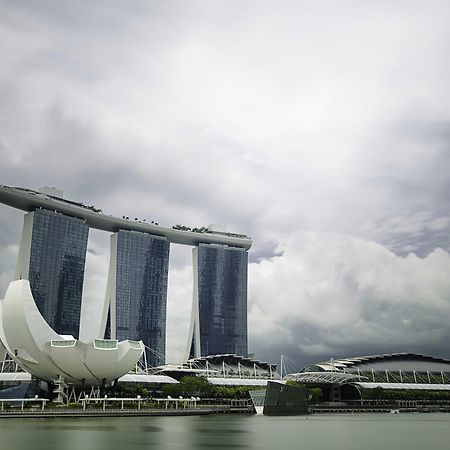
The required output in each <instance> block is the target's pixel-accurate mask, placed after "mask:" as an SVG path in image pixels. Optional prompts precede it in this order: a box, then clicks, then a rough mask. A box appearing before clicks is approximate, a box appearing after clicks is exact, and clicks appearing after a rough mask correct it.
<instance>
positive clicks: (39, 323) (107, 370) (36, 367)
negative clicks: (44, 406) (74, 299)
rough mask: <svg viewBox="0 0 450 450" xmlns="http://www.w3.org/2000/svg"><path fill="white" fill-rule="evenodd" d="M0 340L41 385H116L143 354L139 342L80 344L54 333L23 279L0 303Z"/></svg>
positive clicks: (12, 284) (115, 341)
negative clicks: (63, 383)
mask: <svg viewBox="0 0 450 450" xmlns="http://www.w3.org/2000/svg"><path fill="white" fill-rule="evenodd" d="M0 340H1V342H2V343H3V345H4V346H5V347H6V350H7V351H8V353H9V354H10V355H11V356H12V358H14V360H15V361H16V362H17V363H18V364H19V365H20V366H21V367H23V368H24V369H25V370H26V371H28V372H29V373H31V374H32V375H34V376H36V377H37V378H40V379H42V380H46V381H53V380H55V379H58V378H63V379H64V380H65V381H66V382H69V383H72V384H75V385H91V386H95V385H100V384H104V383H108V382H111V381H113V380H116V379H118V378H120V377H121V376H122V375H124V374H126V373H127V372H129V371H130V369H132V368H133V366H134V365H135V364H136V363H137V361H138V360H139V358H140V357H141V355H142V353H143V351H144V345H143V343H142V341H130V340H126V341H121V342H118V341H117V340H115V339H93V340H92V341H90V342H88V343H85V342H81V341H79V340H76V339H74V338H73V337H72V336H61V335H59V334H57V333H56V332H55V331H54V330H53V329H52V328H51V327H50V326H49V325H48V324H47V322H46V321H45V320H44V318H43V317H42V315H41V313H40V312H39V310H38V308H37V306H36V303H35V301H34V299H33V295H32V293H31V289H30V283H29V281H28V280H16V281H13V282H12V283H10V285H9V287H8V290H7V291H6V295H5V298H4V300H3V302H0ZM0 347H1V346H0ZM0 350H1V349H0Z"/></svg>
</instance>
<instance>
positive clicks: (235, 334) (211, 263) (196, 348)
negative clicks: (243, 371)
mask: <svg viewBox="0 0 450 450" xmlns="http://www.w3.org/2000/svg"><path fill="white" fill-rule="evenodd" d="M193 263H194V264H193V265H194V293H193V306H192V318H191V326H190V330H189V341H188V347H187V352H186V353H187V355H186V357H187V358H189V357H196V358H197V357H200V356H207V355H217V354H226V353H233V354H236V355H241V356H247V353H248V337H247V266H248V253H247V252H246V251H245V250H244V249H242V248H237V247H227V246H223V245H214V244H199V246H198V247H195V248H194V249H193Z"/></svg>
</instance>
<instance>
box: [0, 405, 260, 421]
mask: <svg viewBox="0 0 450 450" xmlns="http://www.w3.org/2000/svg"><path fill="white" fill-rule="evenodd" d="M251 412H252V411H251V410H250V409H249V408H230V406H228V405H217V406H213V407H204V408H191V409H189V408H186V409H184V408H183V409H174V408H169V409H161V408H154V409H104V410H103V409H85V410H83V409H75V408H73V409H72V408H54V409H53V408H52V409H45V410H44V411H41V410H33V409H30V410H23V411H22V410H20V409H17V410H16V409H10V410H5V411H1V412H0V419H7V418H19V417H21V418H30V417H34V418H43V417H137V416H199V415H207V414H230V413H251Z"/></svg>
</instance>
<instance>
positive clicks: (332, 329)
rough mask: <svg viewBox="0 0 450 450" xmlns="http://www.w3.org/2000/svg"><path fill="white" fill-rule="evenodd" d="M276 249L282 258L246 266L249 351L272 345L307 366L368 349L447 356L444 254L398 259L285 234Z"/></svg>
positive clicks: (369, 248)
mask: <svg viewBox="0 0 450 450" xmlns="http://www.w3.org/2000/svg"><path fill="white" fill-rule="evenodd" d="M279 248H280V249H281V250H282V251H283V255H282V256H280V257H275V258H272V259H270V260H264V261H262V262H261V263H259V264H251V265H250V289H249V290H250V293H251V294H250V314H249V322H250V330H251V334H252V338H251V341H252V343H253V348H254V349H255V350H256V353H259V352H263V353H266V352H267V348H270V345H271V344H270V342H271V341H277V343H276V347H277V348H280V347H283V345H284V346H285V347H286V348H291V349H293V348H295V349H296V350H297V354H298V355H302V357H303V358H304V359H309V360H310V361H311V358H313V357H314V356H316V357H317V354H320V355H321V356H323V357H330V356H334V357H338V356H341V357H344V356H351V355H353V353H354V352H357V354H362V353H369V354H370V352H374V351H375V352H377V353H378V352H388V351H416V352H420V351H423V350H428V351H430V350H432V351H433V352H434V353H435V354H439V355H442V354H446V355H448V349H447V347H446V342H447V338H448V336H449V327H448V320H447V318H448V317H449V315H450V281H449V278H448V273H450V272H449V271H450V254H449V253H447V252H446V251H444V250H442V249H436V250H435V251H434V252H432V253H430V254H429V255H428V256H426V257H425V258H419V257H417V256H416V255H415V254H412V253H411V254H409V255H408V256H405V257H401V256H396V255H395V254H394V253H392V252H390V251H389V250H387V249H386V248H385V247H383V246H382V245H380V244H377V243H374V242H368V241H364V240H361V239H357V238H354V237H350V236H345V235H338V234H325V233H317V232H308V233H298V234H296V235H292V236H290V237H289V238H288V239H286V241H285V242H283V243H282V244H280V247H279ZM291 351H292V350H291ZM272 357H275V355H273V356H272Z"/></svg>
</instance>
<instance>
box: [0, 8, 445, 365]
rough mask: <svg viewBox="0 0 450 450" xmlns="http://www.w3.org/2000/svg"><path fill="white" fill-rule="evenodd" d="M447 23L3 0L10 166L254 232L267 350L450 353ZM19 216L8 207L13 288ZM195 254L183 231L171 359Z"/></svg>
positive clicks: (17, 179)
mask: <svg viewBox="0 0 450 450" xmlns="http://www.w3.org/2000/svg"><path fill="white" fill-rule="evenodd" d="M449 23H450V3H449V2H448V1H446V0H443V1H433V0H427V1H422V0H420V1H414V0H404V1H402V0H389V1H383V0H381V1H380V0H377V1H375V0H373V1H371V0H367V1H364V2H362V1H359V0H354V1H351V0H340V1H335V0H333V1H331V0H330V1H326V0H317V1H314V2H311V1H302V0H296V1H282V0H281V1H280V0H277V1H263V0H258V1H256V0H255V1H249V0H239V1H234V0H228V1H225V0H222V1H214V0H203V1H191V0H182V1H181V0H180V1H170V0H164V1H133V2H125V1H111V0H108V1H106V0H104V1H76V2H75V1H61V0H54V1H51V0H41V1H38V2H36V1H24V0H22V1H20V2H18V1H13V0H10V1H7V0H0V183H2V184H6V185H13V186H24V187H29V188H32V189H37V188H39V187H40V186H42V185H50V186H56V187H59V188H61V189H63V190H64V192H65V195H66V197H67V198H70V199H73V200H80V201H83V202H84V203H87V204H93V205H96V206H97V207H100V208H102V209H103V211H104V212H106V213H108V214H113V215H117V216H119V217H121V216H122V215H126V216H130V217H139V218H146V219H147V220H156V221H157V222H159V223H160V224H165V225H169V226H170V225H173V224H177V223H182V224H186V225H190V226H202V225H208V224H209V223H225V224H227V225H228V230H229V231H234V232H238V233H245V234H248V235H250V236H251V237H252V238H253V241H254V244H253V247H252V249H251V251H250V260H251V261H252V262H251V264H250V267H249V299H248V300H249V334H250V349H249V350H250V351H251V352H255V353H256V357H258V358H260V359H264V360H270V361H272V362H277V361H278V359H279V355H280V353H284V354H286V355H287V356H288V357H289V358H291V359H293V360H295V361H298V363H299V365H300V366H301V365H304V364H306V363H309V362H314V361H318V360H323V359H328V358H330V357H335V358H337V357H340V356H341V357H344V356H356V355H361V354H374V353H379V352H397V351H399V352H400V351H410V352H422V353H426V354H431V355H435V356H444V357H449V358H450V348H449V344H448V343H449V338H450V331H449V319H450V238H449V236H450V234H449V232H450V207H449V202H448V199H449V188H450V59H449V57H448V55H449V54H450V27H449ZM22 216H23V213H22V212H20V211H16V210H13V209H11V208H9V207H7V206H4V205H0V298H1V297H2V296H3V295H4V292H5V290H6V287H7V285H8V283H9V281H11V279H12V274H13V270H14V267H15V262H16V256H17V250H18V242H19V238H20V233H21V227H22ZM108 240H109V237H108V236H107V235H105V233H101V232H98V231H91V234H90V241H89V252H88V258H87V267H86V275H85V290H84V298H85V299H86V301H87V302H92V301H94V300H95V299H102V298H103V297H104V293H105V287H106V274H107V267H108V258H109V255H108V252H109V248H108V246H109V241H108ZM191 265H192V264H191V249H190V248H186V247H182V246H177V245H172V247H171V262H170V272H169V292H168V330H167V331H168V336H167V347H168V353H167V356H168V360H169V361H178V360H179V359H180V357H181V354H182V352H183V351H184V348H185V342H186V339H187V332H188V324H189V316H190V308H191V301H192V267H191Z"/></svg>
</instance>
